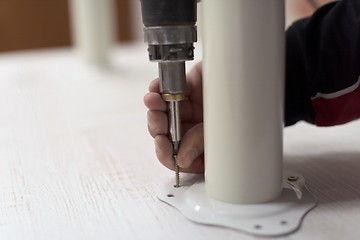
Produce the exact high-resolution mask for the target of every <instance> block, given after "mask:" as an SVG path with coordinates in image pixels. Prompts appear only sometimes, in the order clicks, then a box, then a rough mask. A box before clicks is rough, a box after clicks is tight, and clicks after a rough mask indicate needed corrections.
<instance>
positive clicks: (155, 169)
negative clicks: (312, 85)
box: [0, 45, 360, 240]
mask: <svg viewBox="0 0 360 240" xmlns="http://www.w3.org/2000/svg"><path fill="white" fill-rule="evenodd" d="M114 55H115V61H114V67H113V69H112V70H111V71H97V70H91V69H88V68H85V67H83V66H81V65H80V64H79V62H78V61H77V60H76V58H75V56H74V54H73V53H72V51H70V50H69V49H57V50H56V49H55V50H44V51H29V52H19V53H11V54H2V55H0V239H1V240H2V239H4V240H7V239H16V240H18V239H19V240H20V239H21V240H23V239H31V240H32V239H34V240H48V239H52V240H56V239H67V240H68V239H69V240H72V239H107V240H113V239H125V240H127V239H146V240H149V239H156V240H158V239H164V240H169V239H179V240H184V239H196V240H198V239H204V240H205V239H206V240H212V239H245V240H246V239H257V238H255V237H253V236H250V235H246V234H243V233H241V232H239V231H234V230H229V229H225V228H221V227H211V226H203V225H199V224H195V223H192V222H190V221H188V220H187V219H185V218H184V217H183V216H182V215H181V214H180V213H179V212H178V211H177V210H176V209H174V208H172V207H170V206H168V205H166V204H164V203H162V202H160V201H159V200H158V199H157V198H156V195H155V194H156V191H157V188H158V187H159V186H161V185H162V184H164V183H165V182H168V180H169V179H172V178H173V173H172V172H170V171H169V170H167V169H165V168H164V167H162V166H161V165H160V164H159V163H158V162H157V160H156V157H155V154H154V150H153V148H154V147H153V141H152V139H151V137H150V136H149V135H148V134H147V127H146V109H145V107H144V106H143V104H142V98H143V95H144V93H145V92H146V91H147V85H148V83H149V81H150V80H151V79H152V78H155V77H156V76H157V66H156V64H153V63H148V61H147V56H146V46H144V45H141V46H125V47H121V48H117V49H116V50H115V51H114ZM359 133H360V121H356V122H353V123H351V124H348V125H345V126H341V127H334V128H315V127H313V126H310V125H307V124H298V125H296V126H295V127H291V128H288V129H286V131H285V166H286V167H287V168H290V169H292V170H295V171H298V172H300V173H301V174H303V175H304V176H305V177H306V178H307V181H308V186H309V188H310V190H311V191H312V192H313V193H314V195H315V196H316V197H317V198H318V199H319V205H318V207H317V208H316V209H315V210H313V211H312V212H310V213H309V214H308V215H307V217H306V218H305V221H304V223H303V225H302V227H301V228H300V229H299V230H298V231H297V232H295V233H294V234H292V235H289V236H284V237H281V238H279V239H294V240H297V239H299V240H303V239H324V240H338V239H359V236H360V228H359V227H358V226H359V222H360V177H359V176H360V134H359Z"/></svg>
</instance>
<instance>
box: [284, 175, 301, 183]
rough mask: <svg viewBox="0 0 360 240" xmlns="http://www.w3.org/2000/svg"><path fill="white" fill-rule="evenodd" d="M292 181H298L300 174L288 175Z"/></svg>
mask: <svg viewBox="0 0 360 240" xmlns="http://www.w3.org/2000/svg"><path fill="white" fill-rule="evenodd" d="M287 179H288V180H289V181H290V182H296V181H297V180H299V177H298V176H288V178H287Z"/></svg>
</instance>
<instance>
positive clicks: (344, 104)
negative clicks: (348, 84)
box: [311, 87, 360, 126]
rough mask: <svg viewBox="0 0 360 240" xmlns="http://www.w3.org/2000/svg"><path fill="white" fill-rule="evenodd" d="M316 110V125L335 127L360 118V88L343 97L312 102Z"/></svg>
mask: <svg viewBox="0 0 360 240" xmlns="http://www.w3.org/2000/svg"><path fill="white" fill-rule="evenodd" d="M311 102H312V105H313V107H314V110H315V124H316V125H318V126H334V125H339V124H344V123H347V122H350V121H352V120H355V119H358V118H360V88H359V87H358V88H356V89H355V90H354V91H352V92H350V93H347V94H344V95H342V96H339V97H336V98H331V99H326V98H321V97H319V98H315V99H312V100H311Z"/></svg>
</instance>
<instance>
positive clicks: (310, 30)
mask: <svg viewBox="0 0 360 240" xmlns="http://www.w3.org/2000/svg"><path fill="white" fill-rule="evenodd" d="M286 44H287V46H286V88H285V125H286V126H288V125H292V124H294V123H296V122H297V121H300V120H305V121H307V122H310V123H315V124H317V125H324V126H325V125H336V124H341V123H344V122H347V121H350V120H353V119H355V118H359V117H360V107H359V109H358V110H357V109H355V110H354V109H351V111H352V112H351V113H347V115H346V114H344V115H343V116H330V115H329V114H327V112H329V111H333V113H331V114H333V115H336V114H337V113H338V111H339V109H340V110H342V109H343V108H344V106H340V105H339V102H340V103H341V104H344V103H343V102H344V101H348V102H347V103H346V104H347V105H349V104H350V105H351V104H356V103H355V102H354V99H355V98H354V97H353V96H352V98H349V97H347V98H348V99H350V100H344V99H343V98H344V96H340V95H339V94H341V93H342V91H345V90H346V89H350V88H351V86H353V85H354V84H356V82H357V81H359V75H360V0H342V1H339V2H333V3H330V4H327V5H325V6H323V7H321V8H319V9H318V10H317V11H316V12H315V13H314V14H313V15H312V16H311V17H310V18H306V19H302V20H300V21H297V22H295V23H294V24H293V25H292V26H291V27H290V28H289V29H288V30H287V32H286ZM344 89H345V90H344ZM351 89H352V88H351ZM337 93H339V94H337ZM353 95H354V94H353ZM317 96H322V97H323V99H320V98H321V97H319V99H317ZM334 96H336V97H338V96H340V97H342V98H341V99H339V98H338V99H332V97H334ZM359 97H360V95H359ZM325 100H326V101H325ZM324 101H325V103H324ZM319 102H320V103H319ZM357 104H358V105H359V106H360V102H358V103H357ZM349 111H350V110H349ZM354 111H355V113H354ZM356 111H359V112H358V115H356ZM348 115H351V116H348ZM340 118H343V119H340ZM334 119H335V120H334ZM324 122H326V124H323V123H324Z"/></svg>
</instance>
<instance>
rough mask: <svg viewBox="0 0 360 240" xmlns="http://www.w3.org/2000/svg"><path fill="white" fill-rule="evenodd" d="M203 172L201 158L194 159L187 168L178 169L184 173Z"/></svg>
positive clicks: (202, 159) (202, 160)
mask: <svg viewBox="0 0 360 240" xmlns="http://www.w3.org/2000/svg"><path fill="white" fill-rule="evenodd" d="M204 170H205V168H204V158H203V156H202V157H198V158H196V159H195V160H194V161H193V162H192V163H191V166H190V167H189V168H180V171H181V172H186V173H203V172H204Z"/></svg>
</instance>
